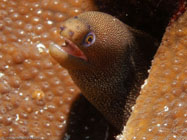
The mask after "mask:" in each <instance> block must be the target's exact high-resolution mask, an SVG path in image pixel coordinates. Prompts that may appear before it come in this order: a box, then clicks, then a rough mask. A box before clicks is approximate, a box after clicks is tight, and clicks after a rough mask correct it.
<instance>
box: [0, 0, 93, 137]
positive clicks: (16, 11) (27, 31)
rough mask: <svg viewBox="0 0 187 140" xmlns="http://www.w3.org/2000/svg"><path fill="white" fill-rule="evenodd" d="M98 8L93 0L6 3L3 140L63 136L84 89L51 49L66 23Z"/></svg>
mask: <svg viewBox="0 0 187 140" xmlns="http://www.w3.org/2000/svg"><path fill="white" fill-rule="evenodd" d="M93 9H95V6H94V4H93V2H92V1H91V0H87V1H85V0H63V1H60V0H40V1H38V0H21V1H15V0H0V139H1V140H4V139H15V140H18V139H41V140H44V139H47V140H57V139H60V138H61V136H62V135H63V132H64V131H65V128H66V121H67V117H68V113H69V110H70V106H71V104H72V102H73V100H74V99H75V98H76V96H77V95H78V92H79V89H78V88H77V87H76V86H75V85H74V84H73V82H72V80H71V78H70V77H69V75H68V73H67V71H66V70H65V69H63V68H62V67H60V66H59V65H58V64H57V63H55V62H54V61H53V59H52V58H51V57H50V56H49V54H48V49H47V48H48V45H49V44H50V43H52V42H55V41H56V39H57V38H56V35H57V34H59V32H58V28H59V25H60V24H61V23H62V22H63V21H64V20H65V19H67V18H69V17H71V16H75V15H77V14H79V13H81V12H84V11H87V10H93ZM41 118H42V119H41Z"/></svg>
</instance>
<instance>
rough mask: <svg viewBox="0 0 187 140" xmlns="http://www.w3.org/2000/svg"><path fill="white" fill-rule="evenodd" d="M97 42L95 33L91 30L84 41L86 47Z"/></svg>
mask: <svg viewBox="0 0 187 140" xmlns="http://www.w3.org/2000/svg"><path fill="white" fill-rule="evenodd" d="M94 42H95V34H94V33H93V32H89V33H88V34H87V35H86V36H85V38H84V41H83V45H84V46H85V47H89V46H91V45H92V44H94Z"/></svg>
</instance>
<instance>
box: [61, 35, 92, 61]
mask: <svg viewBox="0 0 187 140" xmlns="http://www.w3.org/2000/svg"><path fill="white" fill-rule="evenodd" d="M64 40H65V42H64V44H63V45H62V49H63V51H65V52H66V53H67V54H68V55H72V56H75V57H78V58H81V59H83V60H85V61H87V60H88V59H87V57H86V56H85V54H84V53H83V51H82V50H81V49H79V47H78V46H77V45H76V44H75V43H73V42H72V41H71V40H69V39H67V38H64Z"/></svg>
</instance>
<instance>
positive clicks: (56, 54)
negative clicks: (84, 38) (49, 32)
mask: <svg viewBox="0 0 187 140" xmlns="http://www.w3.org/2000/svg"><path fill="white" fill-rule="evenodd" d="M63 39H64V41H65V42H63V43H62V44H61V46H60V45H58V44H51V45H50V46H49V53H50V55H51V56H52V57H53V58H54V59H55V60H56V61H58V62H59V63H60V64H61V65H62V66H63V67H65V68H68V69H72V68H82V67H85V64H88V59H87V57H86V56H85V54H84V53H83V51H81V50H80V49H79V47H78V46H77V45H76V44H74V43H73V42H72V41H70V40H69V39H67V38H63Z"/></svg>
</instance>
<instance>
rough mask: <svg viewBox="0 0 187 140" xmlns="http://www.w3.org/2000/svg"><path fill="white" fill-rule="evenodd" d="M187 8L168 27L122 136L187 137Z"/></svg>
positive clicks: (127, 139)
mask: <svg viewBox="0 0 187 140" xmlns="http://www.w3.org/2000/svg"><path fill="white" fill-rule="evenodd" d="M186 59H187V11H186V12H185V13H184V14H183V15H182V16H181V17H180V18H179V19H178V20H177V21H176V22H174V23H172V24H171V25H170V26H169V27H167V29H166V33H165V34H164V37H163V39H162V43H161V45H160V47H159V49H158V51H157V53H156V56H155V57H154V60H153V63H152V68H151V70H150V74H149V77H148V79H147V82H146V84H145V85H144V87H143V89H142V91H141V95H140V96H139V97H138V99H137V103H136V105H135V106H134V110H133V112H132V114H131V116H130V118H129V120H128V122H127V126H126V128H125V129H124V138H122V139H123V140H186V139H187V104H186V102H187V63H186Z"/></svg>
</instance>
